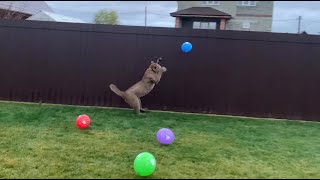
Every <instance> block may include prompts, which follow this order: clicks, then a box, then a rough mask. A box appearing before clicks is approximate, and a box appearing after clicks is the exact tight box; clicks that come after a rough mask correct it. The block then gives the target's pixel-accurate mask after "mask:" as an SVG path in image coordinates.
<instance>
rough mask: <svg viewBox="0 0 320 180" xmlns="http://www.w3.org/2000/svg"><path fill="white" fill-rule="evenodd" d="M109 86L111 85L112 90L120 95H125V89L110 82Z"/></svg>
mask: <svg viewBox="0 0 320 180" xmlns="http://www.w3.org/2000/svg"><path fill="white" fill-rule="evenodd" d="M109 87H110V89H111V91H113V92H114V93H116V94H117V95H118V96H121V97H123V94H124V92H123V91H120V90H119V89H118V87H117V86H116V85H114V84H110V85H109Z"/></svg>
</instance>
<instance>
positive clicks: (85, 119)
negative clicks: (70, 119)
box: [76, 114, 90, 129]
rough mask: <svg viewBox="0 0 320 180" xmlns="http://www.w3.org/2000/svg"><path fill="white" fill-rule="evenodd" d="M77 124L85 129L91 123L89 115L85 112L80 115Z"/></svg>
mask: <svg viewBox="0 0 320 180" xmlns="http://www.w3.org/2000/svg"><path fill="white" fill-rule="evenodd" d="M76 125H77V127H78V128H79V129H85V128H87V127H89V125H90V118H89V116H87V115H85V114H82V115H80V116H78V118H77V120H76Z"/></svg>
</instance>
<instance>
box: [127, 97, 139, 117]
mask: <svg viewBox="0 0 320 180" xmlns="http://www.w3.org/2000/svg"><path fill="white" fill-rule="evenodd" d="M124 99H125V101H126V102H127V103H128V104H129V105H130V106H131V107H132V108H133V110H134V111H135V112H136V113H137V114H140V109H141V102H140V99H139V98H138V97H137V96H136V95H135V94H128V93H126V94H125V95H124Z"/></svg>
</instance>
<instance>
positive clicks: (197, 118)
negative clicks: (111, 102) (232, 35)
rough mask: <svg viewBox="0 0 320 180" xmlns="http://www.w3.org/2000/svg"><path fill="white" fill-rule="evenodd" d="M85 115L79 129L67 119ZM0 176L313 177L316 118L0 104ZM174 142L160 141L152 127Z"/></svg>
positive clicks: (318, 166) (318, 142)
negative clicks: (151, 166)
mask: <svg viewBox="0 0 320 180" xmlns="http://www.w3.org/2000/svg"><path fill="white" fill-rule="evenodd" d="M80 114H87V115H89V116H90V118H91V124H90V127H89V128H88V129H85V130H80V129H78V128H77V127H76V126H75V119H76V118H77V116H78V115H80ZM0 122H1V131H0V138H1V140H0V178H139V177H137V176H136V175H135V173H134V170H133V162H134V159H135V157H136V156H137V155H138V154H139V153H141V152H144V151H148V152H150V153H152V154H153V155H154V156H155V158H156V160H157V167H156V170H155V172H154V173H153V174H152V175H151V176H150V177H148V178H320V123H316V122H299V121H277V120H263V119H250V118H237V117H233V118H231V117H222V116H206V115H188V114H180V113H164V112H148V113H146V114H145V115H143V116H137V115H135V114H134V113H133V112H132V111H131V110H121V109H107V108H94V107H73V106H59V105H38V104H22V103H8V102H0ZM163 127H166V128H170V129H171V130H172V131H173V132H174V133H175V141H174V142H173V143H172V144H171V145H169V146H162V145H160V144H159V143H158V141H157V139H156V133H157V131H158V130H159V129H160V128H163Z"/></svg>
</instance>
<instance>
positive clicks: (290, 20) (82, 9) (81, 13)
mask: <svg viewBox="0 0 320 180" xmlns="http://www.w3.org/2000/svg"><path fill="white" fill-rule="evenodd" d="M47 3H48V4H49V6H50V7H51V8H52V9H53V10H54V11H55V12H56V13H59V14H62V15H66V16H71V17H75V18H79V19H81V20H83V21H85V22H87V23H92V21H93V17H94V14H95V13H96V12H97V11H99V10H101V9H107V10H116V11H117V12H118V15H119V20H120V24H122V25H134V26H144V22H145V14H144V9H145V6H146V5H147V6H148V14H147V25H148V26H156V27H174V18H172V17H171V16H170V15H169V13H171V12H174V11H176V10H177V3H176V1H47ZM298 16H302V23H301V30H302V31H303V30H305V31H307V32H308V33H312V34H320V1H275V2H274V12H273V20H274V21H273V25H272V31H273V32H283V33H287V32H288V33H296V32H297V31H298V20H297V18H298Z"/></svg>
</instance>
